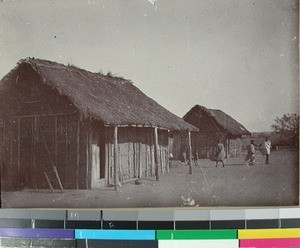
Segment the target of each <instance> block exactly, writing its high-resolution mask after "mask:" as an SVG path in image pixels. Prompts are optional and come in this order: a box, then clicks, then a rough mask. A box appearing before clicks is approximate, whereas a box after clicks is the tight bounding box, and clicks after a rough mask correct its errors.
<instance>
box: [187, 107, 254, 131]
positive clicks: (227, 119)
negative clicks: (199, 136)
mask: <svg viewBox="0 0 300 248" xmlns="http://www.w3.org/2000/svg"><path fill="white" fill-rule="evenodd" d="M183 119H184V120H185V121H186V122H188V123H190V124H192V125H194V126H196V127H198V128H199V132H206V133H208V132H216V131H218V132H221V133H223V134H227V135H229V136H231V137H241V136H242V135H250V134H251V133H250V132H249V131H248V130H247V129H246V128H245V127H244V126H243V125H242V124H241V123H239V122H237V121H236V120H235V119H233V118H232V117H231V116H230V115H228V114H226V113H224V112H223V111H221V110H219V109H208V108H206V107H204V106H201V105H195V106H194V107H193V108H192V109H191V110H190V111H188V112H187V113H186V114H185V115H184V116H183Z"/></svg>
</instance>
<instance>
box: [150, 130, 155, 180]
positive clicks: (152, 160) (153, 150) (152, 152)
mask: <svg viewBox="0 0 300 248" xmlns="http://www.w3.org/2000/svg"><path fill="white" fill-rule="evenodd" d="M150 137H151V176H154V175H155V149H154V139H153V136H152V135H151V136H150Z"/></svg>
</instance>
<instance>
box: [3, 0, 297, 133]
mask: <svg viewBox="0 0 300 248" xmlns="http://www.w3.org/2000/svg"><path fill="white" fill-rule="evenodd" d="M153 2H155V3H154V4H153ZM298 45H299V8H298V0H264V1H261V0H216V1H213V0H210V1H207V0H205V1H204V0H156V1H154V0H151V1H150V0H64V1H61V0H16V1H13V0H1V1H0V78H2V77H3V76H4V75H5V74H7V73H8V72H9V71H10V70H11V69H13V68H14V67H15V66H16V64H17V62H18V61H19V60H20V59H24V58H26V57H35V58H40V59H47V60H51V61H55V62H59V63H63V64H73V65H75V66H78V67H80V68H82V69H86V70H88V71H92V72H102V73H107V72H111V73H112V74H114V75H117V76H122V77H124V78H126V79H130V80H131V81H132V82H133V83H134V85H135V86H137V87H138V88H139V89H140V90H142V91H143V92H144V93H145V94H146V95H148V96H149V97H151V98H152V99H154V100H155V101H157V102H158V103H159V104H160V105H162V106H163V107H165V108H166V109H168V110H170V111H171V112H173V113H174V114H176V115H177V116H179V117H182V116H183V115H184V114H186V113H187V112H188V111H189V110H190V109H191V108H192V107H193V106H194V105H196V104H199V105H203V106H205V107H207V108H212V109H220V110H222V111H224V112H225V113H227V114H229V115H231V116H232V117H233V118H235V119H236V120H237V121H239V122H240V123H242V124H243V125H244V126H245V127H246V128H247V129H248V130H249V131H251V132H258V131H270V130H271V129H270V125H271V124H273V123H274V119H275V118H276V116H279V117H281V116H282V115H283V114H285V113H299V50H298Z"/></svg>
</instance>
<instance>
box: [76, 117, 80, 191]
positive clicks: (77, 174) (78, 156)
mask: <svg viewBox="0 0 300 248" xmlns="http://www.w3.org/2000/svg"><path fill="white" fill-rule="evenodd" d="M79 142H80V117H79V116H78V121H77V142H76V144H77V161H76V188H77V189H78V188H79V182H78V179H79V161H80V147H79Z"/></svg>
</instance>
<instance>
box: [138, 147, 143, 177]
mask: <svg viewBox="0 0 300 248" xmlns="http://www.w3.org/2000/svg"><path fill="white" fill-rule="evenodd" d="M138 166H139V167H138V177H139V178H141V177H142V144H141V142H139V164H138Z"/></svg>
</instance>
